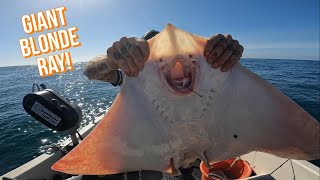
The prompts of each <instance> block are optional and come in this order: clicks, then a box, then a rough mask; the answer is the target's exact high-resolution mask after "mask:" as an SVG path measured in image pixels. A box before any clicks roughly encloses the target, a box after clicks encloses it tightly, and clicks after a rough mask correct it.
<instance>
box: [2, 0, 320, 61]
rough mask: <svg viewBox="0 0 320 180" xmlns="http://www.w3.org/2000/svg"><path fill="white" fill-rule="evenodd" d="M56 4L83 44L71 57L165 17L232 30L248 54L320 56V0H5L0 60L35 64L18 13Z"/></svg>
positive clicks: (96, 50)
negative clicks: (25, 49) (27, 54)
mask: <svg viewBox="0 0 320 180" xmlns="http://www.w3.org/2000/svg"><path fill="white" fill-rule="evenodd" d="M60 6H66V7H67V12H66V16H67V22H68V26H69V27H72V26H77V27H78V28H79V31H78V35H79V41H80V42H81V43H82V46H81V47H77V48H71V49H70V52H71V54H72V57H73V61H75V62H79V61H88V60H90V58H91V57H93V56H95V55H99V54H103V53H105V50H106V49H107V48H108V47H109V46H110V45H111V44H112V42H114V41H116V40H118V39H119V38H120V37H122V36H139V37H140V36H142V35H143V34H144V33H145V32H146V31H148V30H150V29H156V30H161V29H163V27H164V26H165V25H166V24H167V23H172V24H174V25H175V26H177V27H178V28H181V29H184V30H187V31H189V32H192V33H194V34H198V35H201V36H205V37H209V36H211V35H214V34H216V33H221V34H231V35H233V37H234V38H235V39H238V40H239V41H240V43H241V44H242V45H243V46H244V47H245V52H244V57H247V58H273V59H312V60H319V0H305V1H303V0H299V1H296V0H282V1H281V0H264V1H262V0H225V1H218V0H202V1H194V0H193V1H192V0H184V1H172V0H171V1H170V0H161V1H160V0H158V1H151V0H150V1H147V0H139V1H138V0H136V1H133V0H112V1H111V0H87V1H84V0H72V1H71V0H70V1H68V0H46V1H40V0H20V1H18V0H5V1H2V4H1V7H0V9H1V10H0V18H1V28H0V34H1V45H0V47H1V58H0V66H9V65H25V64H35V60H36V58H35V57H32V58H28V59H24V58H22V55H21V52H20V46H19V41H18V40H19V39H20V38H26V37H29V35H27V34H26V33H25V32H24V31H23V28H22V23H21V17H22V16H23V15H25V14H31V13H36V12H38V11H44V10H47V9H51V8H55V7H60ZM60 29H67V28H66V27H61V28H60ZM55 30H57V29H55ZM38 35H40V33H36V34H34V35H33V36H34V37H36V36H38ZM45 56H46V55H45Z"/></svg>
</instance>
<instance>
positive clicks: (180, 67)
mask: <svg viewBox="0 0 320 180" xmlns="http://www.w3.org/2000/svg"><path fill="white" fill-rule="evenodd" d="M163 76H164V78H165V81H166V83H165V84H166V85H167V86H168V88H169V90H171V91H174V92H175V93H181V94H187V93H190V92H192V89H193V88H194V85H195V83H194V81H195V65H194V64H193V63H192V62H191V61H188V60H186V59H184V58H181V57H178V58H175V59H173V60H172V61H171V65H169V66H168V67H167V68H165V70H164V71H163Z"/></svg>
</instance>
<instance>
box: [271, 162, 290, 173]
mask: <svg viewBox="0 0 320 180" xmlns="http://www.w3.org/2000/svg"><path fill="white" fill-rule="evenodd" d="M289 160H290V159H287V160H286V161H285V162H284V163H282V164H281V165H280V166H279V167H277V168H276V169H275V170H273V171H272V172H271V173H270V175H271V174H272V173H274V172H276V171H277V170H278V169H279V168H281V167H282V166H283V165H284V164H285V163H286V162H288V161H289Z"/></svg>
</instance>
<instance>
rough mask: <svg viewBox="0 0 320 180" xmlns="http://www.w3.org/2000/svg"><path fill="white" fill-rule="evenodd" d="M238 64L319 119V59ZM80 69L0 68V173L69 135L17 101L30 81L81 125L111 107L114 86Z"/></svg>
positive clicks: (28, 90)
mask: <svg viewBox="0 0 320 180" xmlns="http://www.w3.org/2000/svg"><path fill="white" fill-rule="evenodd" d="M241 63H242V64H243V65H244V66H246V67H247V68H248V69H249V70H251V71H252V72H254V73H256V74H258V75H259V76H261V77H262V78H264V79H266V80H268V81H269V82H271V83H272V84H273V85H275V86H276V87H278V88H279V89H280V90H282V91H283V92H284V93H285V94H287V95H288V96H289V97H290V98H292V99H293V100H294V101H295V102H297V103H298V104H299V105H300V106H301V107H303V108H304V109H305V110H306V111H307V112H309V113H310V114H311V115H312V116H313V117H315V118H316V119H317V120H318V121H319V120H320V61H305V60H267V59H242V60H241ZM84 65H85V63H77V64H75V65H74V67H75V69H74V71H72V72H67V73H64V74H60V75H55V76H52V77H46V78H41V77H39V73H38V69H37V67H36V66H15V67H0V83H1V86H0V175H2V174H4V173H6V172H8V171H10V170H12V169H14V168H17V167H18V166H20V165H22V164H24V163H26V162H28V161H30V160H32V159H33V158H35V157H37V156H39V155H40V154H42V153H44V152H45V151H46V150H47V149H48V148H49V147H50V146H51V145H52V144H54V143H59V142H62V141H64V140H65V139H66V138H67V137H68V136H67V135H66V134H64V133H60V132H56V131H52V130H49V129H48V128H46V127H45V126H44V125H42V124H40V123H39V122H38V121H36V120H35V119H33V118H32V117H30V116H29V115H28V114H27V113H26V112H25V111H24V109H23V106H22V99H23V97H24V96H25V95H27V94H28V93H30V92H31V91H32V84H33V83H37V84H41V83H43V84H45V85H46V86H47V88H50V89H53V90H54V91H55V92H57V93H59V94H60V95H62V96H64V97H66V98H68V99H69V100H70V102H71V103H73V104H76V105H78V106H79V107H80V108H81V110H82V114H83V120H82V122H81V127H83V126H85V125H87V124H89V123H90V122H92V121H93V120H94V118H95V117H98V116H100V115H103V114H104V113H105V111H106V110H107V109H108V108H109V107H110V105H111V103H112V102H113V100H114V98H115V96H116V94H117V92H118V91H119V88H118V87H113V86H112V85H110V84H109V83H104V82H99V81H90V80H88V79H87V78H86V77H85V76H84V75H83V67H84Z"/></svg>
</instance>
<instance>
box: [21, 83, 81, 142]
mask: <svg viewBox="0 0 320 180" xmlns="http://www.w3.org/2000/svg"><path fill="white" fill-rule="evenodd" d="M35 87H37V88H38V90H37V91H35ZM40 87H41V88H42V89H41V90H40V88H39V86H38V85H37V84H33V90H32V91H33V92H32V93H30V94H27V95H26V96H25V97H24V98H23V108H24V109H25V111H26V112H27V113H28V114H30V115H31V116H32V117H34V118H35V119H36V120H38V121H40V122H41V123H42V124H44V125H45V126H47V127H48V128H50V129H52V130H55V131H66V132H68V133H69V134H70V136H71V139H72V143H73V145H74V146H75V145H77V144H79V141H78V139H77V137H76V133H77V129H78V128H79V125H80V122H81V119H82V113H81V110H80V108H79V107H78V106H76V105H73V104H71V103H70V102H69V101H68V100H67V99H65V98H63V97H61V96H59V95H58V94H57V93H55V92H54V91H53V90H51V89H47V88H46V86H45V85H43V84H40Z"/></svg>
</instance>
